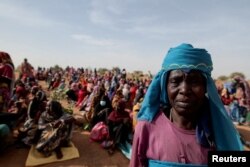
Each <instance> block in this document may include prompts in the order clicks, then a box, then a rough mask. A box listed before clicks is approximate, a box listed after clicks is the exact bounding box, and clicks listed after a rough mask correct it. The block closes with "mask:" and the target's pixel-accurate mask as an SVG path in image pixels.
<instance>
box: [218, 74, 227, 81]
mask: <svg viewBox="0 0 250 167" xmlns="http://www.w3.org/2000/svg"><path fill="white" fill-rule="evenodd" d="M217 80H221V81H226V80H228V77H227V76H225V75H221V76H219V77H218V78H217Z"/></svg>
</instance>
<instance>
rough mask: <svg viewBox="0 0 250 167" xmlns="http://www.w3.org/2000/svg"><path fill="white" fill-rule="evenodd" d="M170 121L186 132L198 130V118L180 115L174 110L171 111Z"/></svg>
mask: <svg viewBox="0 0 250 167" xmlns="http://www.w3.org/2000/svg"><path fill="white" fill-rule="evenodd" d="M169 119H170V121H171V122H173V123H174V124H175V125H176V126H177V127H179V128H182V129H185V130H194V129H195V128H196V124H197V121H196V116H195V117H192V116H191V115H190V116H189V117H186V116H183V115H179V114H178V113H177V112H176V111H175V110H174V109H173V108H171V109H170V116H169Z"/></svg>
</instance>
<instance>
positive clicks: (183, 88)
mask: <svg viewBox="0 0 250 167" xmlns="http://www.w3.org/2000/svg"><path fill="white" fill-rule="evenodd" d="M190 92H191V86H190V84H189V83H187V82H186V81H183V82H182V83H181V84H180V93H182V94H188V93H190Z"/></svg>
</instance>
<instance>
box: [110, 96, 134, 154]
mask: <svg viewBox="0 0 250 167" xmlns="http://www.w3.org/2000/svg"><path fill="white" fill-rule="evenodd" d="M125 105H126V101H125V100H124V99H120V100H119V101H117V102H116V103H113V111H112V112H111V113H110V114H109V116H108V129H109V141H110V142H111V147H110V149H109V150H108V152H109V154H113V153H114V150H115V148H116V146H117V145H118V144H124V143H125V142H126V141H127V140H128V136H129V134H130V133H131V132H132V121H131V118H130V115H129V112H127V111H126V109H125Z"/></svg>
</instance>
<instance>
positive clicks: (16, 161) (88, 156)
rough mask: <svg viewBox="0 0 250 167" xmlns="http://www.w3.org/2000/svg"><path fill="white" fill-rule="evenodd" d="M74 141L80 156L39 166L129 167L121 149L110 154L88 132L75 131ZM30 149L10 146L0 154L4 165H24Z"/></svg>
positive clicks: (1, 162)
mask: <svg viewBox="0 0 250 167" xmlns="http://www.w3.org/2000/svg"><path fill="white" fill-rule="evenodd" d="M72 140H73V143H74V144H75V146H76V147H77V148H78V150H79V153H80V158H76V159H72V160H67V161H63V162H56V163H51V164H47V165H41V166H39V167H127V166H128V164H129V160H128V159H127V158H125V157H124V155H123V154H122V153H121V152H120V151H116V152H115V153H114V154H113V155H112V156H110V155H109V154H108V153H107V151H106V150H104V149H102V148H100V145H99V144H98V143H94V142H91V141H89V137H88V133H86V132H80V131H79V130H77V131H75V132H74V134H73V139H72ZM28 151H29V149H26V148H22V149H17V148H16V147H15V146H12V147H10V148H9V149H8V150H7V151H6V152H5V153H4V154H2V155H0V164H1V166H2V167H24V166H25V161H26V159H27V156H28Z"/></svg>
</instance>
